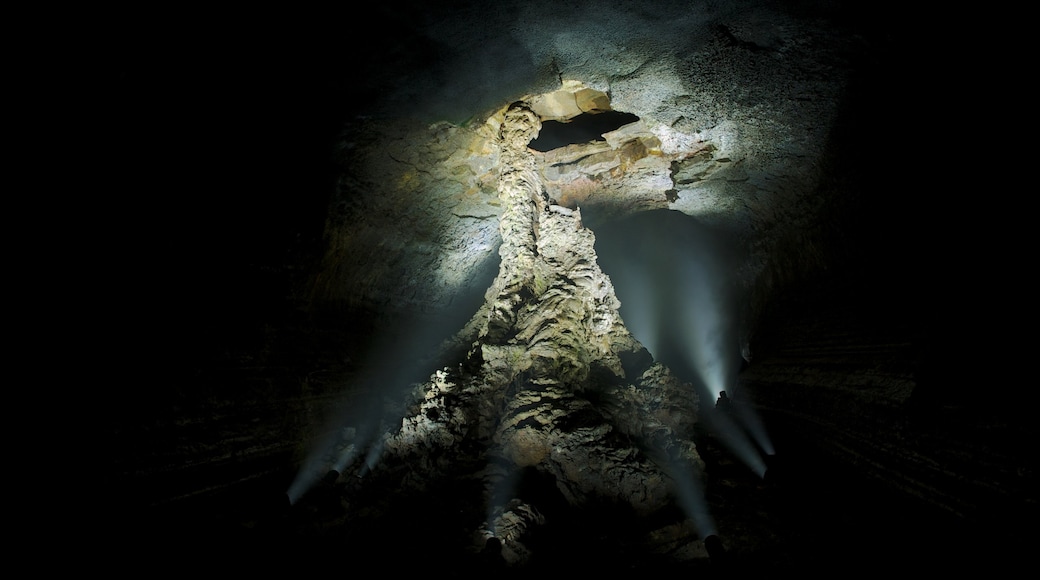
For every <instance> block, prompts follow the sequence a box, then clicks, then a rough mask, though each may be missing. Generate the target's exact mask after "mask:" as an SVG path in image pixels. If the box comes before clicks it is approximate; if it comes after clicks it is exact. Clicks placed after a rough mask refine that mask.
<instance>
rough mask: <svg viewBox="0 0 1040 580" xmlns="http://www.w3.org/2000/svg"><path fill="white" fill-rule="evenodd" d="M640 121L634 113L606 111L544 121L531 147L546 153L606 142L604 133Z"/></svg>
mask: <svg viewBox="0 0 1040 580" xmlns="http://www.w3.org/2000/svg"><path fill="white" fill-rule="evenodd" d="M638 120H639V117H637V116H636V115H633V114H632V113H623V112H621V111H604V112H602V113H583V114H581V115H578V116H577V117H574V118H572V119H569V120H567V121H544V122H543V123H542V130H541V131H540V132H539V133H538V137H536V138H534V139H533V140H531V144H530V147H531V149H534V150H535V151H541V152H543V153H544V152H546V151H552V150H553V149H559V148H560V147H566V146H567V145H576V144H580V143H588V142H590V141H604V139H603V134H604V133H610V132H611V131H616V130H617V129H620V128H621V127H624V126H625V125H628V124H629V123H635V122H636V121H638Z"/></svg>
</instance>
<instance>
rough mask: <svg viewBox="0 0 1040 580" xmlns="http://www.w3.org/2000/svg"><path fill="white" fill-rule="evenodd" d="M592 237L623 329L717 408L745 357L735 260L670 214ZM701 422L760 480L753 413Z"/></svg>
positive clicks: (761, 439)
mask: <svg viewBox="0 0 1040 580" xmlns="http://www.w3.org/2000/svg"><path fill="white" fill-rule="evenodd" d="M594 231H595V232H596V252H597V257H598V258H599V260H600V266H601V267H602V268H603V270H604V272H605V273H606V274H607V275H608V276H610V279H611V283H612V284H613V285H614V290H615V293H616V295H617V297H618V299H619V300H620V301H621V309H620V313H621V317H622V319H623V320H624V321H625V325H626V327H628V329H629V331H630V332H631V333H632V335H633V336H634V337H635V338H636V339H637V340H638V341H639V342H640V343H642V344H643V346H645V347H646V349H647V350H648V351H650V353H651V354H652V355H653V356H654V359H655V360H657V361H658V362H661V363H662V364H665V365H666V366H668V367H669V368H670V369H671V370H672V372H673V373H675V374H676V376H678V377H679V378H680V379H682V380H683V381H686V382H689V383H690V384H692V385H693V386H694V388H695V389H696V390H697V391H698V394H699V395H700V396H701V399H702V401H705V402H710V403H713V402H714V401H716V400H717V399H718V398H719V397H720V395H721V394H722V393H723V392H724V391H726V390H727V388H731V387H732V386H733V385H734V384H735V383H736V377H737V374H738V373H739V371H740V365H741V360H742V358H743V357H744V355H745V350H746V349H745V348H744V345H742V344H741V338H740V337H741V333H740V329H739V325H738V321H739V320H740V312H739V309H738V304H739V303H740V300H739V298H738V297H737V296H736V292H735V288H736V280H735V279H734V278H733V272H734V271H736V270H737V269H738V268H739V265H740V263H739V260H737V259H736V258H737V256H736V255H735V253H733V252H732V251H731V250H729V249H727V248H726V247H725V246H724V244H722V243H721V240H720V239H719V238H718V237H717V236H715V235H714V234H713V232H711V231H709V230H708V229H706V228H705V227H704V226H703V225H702V224H700V223H699V222H698V221H697V220H696V219H694V218H691V217H690V216H687V215H685V214H682V213H680V212H677V211H673V210H652V211H646V212H642V213H639V214H635V215H633V216H629V217H627V218H623V219H621V220H618V221H617V222H614V223H608V224H603V226H602V227H598V226H597V228H596V229H595V230H594ZM710 403H709V404H710ZM707 415H708V417H710V419H709V421H708V423H709V425H710V426H711V427H712V428H713V429H714V430H715V431H716V432H717V434H718V436H719V438H720V440H721V441H722V443H723V444H724V445H725V446H726V447H727V448H728V449H729V450H730V452H732V453H733V454H734V455H735V456H736V457H737V458H738V459H740V460H741V461H742V462H743V463H744V464H745V465H747V466H748V468H749V469H751V470H752V471H753V472H754V473H756V474H757V475H759V476H760V477H761V476H763V475H764V473H765V469H766V466H765V461H764V460H763V458H762V455H761V453H760V451H759V450H760V449H761V450H762V451H764V452H765V453H766V454H767V455H770V454H772V444H771V443H770V441H769V438H768V436H767V435H766V432H765V428H764V426H763V425H762V422H761V420H760V419H759V418H758V417H757V415H755V413H754V411H753V410H751V409H750V408H748V407H745V406H739V408H737V409H736V412H734V413H733V414H732V416H731V415H728V414H721V413H708V414H707ZM749 435H750V437H749ZM752 439H753V441H752Z"/></svg>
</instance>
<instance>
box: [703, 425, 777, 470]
mask: <svg viewBox="0 0 1040 580" xmlns="http://www.w3.org/2000/svg"><path fill="white" fill-rule="evenodd" d="M706 416H707V422H708V426H709V427H710V428H711V429H712V431H714V432H715V434H716V435H717V436H718V438H719V440H720V441H721V442H722V444H723V445H724V446H725V447H726V448H727V449H729V451H730V452H731V453H733V455H735V456H736V457H737V458H738V459H740V461H742V462H743V463H744V465H746V466H747V467H748V468H749V469H751V471H753V472H754V473H755V475H757V476H759V477H765V474H766V462H765V459H764V458H763V457H762V454H761V453H759V450H758V447H756V446H755V444H754V442H752V440H751V438H750V437H748V436H747V433H745V432H744V430H743V429H742V428H741V425H740V423H739V422H738V421H736V420H734V418H733V417H731V416H730V414H729V413H726V412H721V411H720V410H719V409H716V412H714V413H708V414H707V415H706Z"/></svg>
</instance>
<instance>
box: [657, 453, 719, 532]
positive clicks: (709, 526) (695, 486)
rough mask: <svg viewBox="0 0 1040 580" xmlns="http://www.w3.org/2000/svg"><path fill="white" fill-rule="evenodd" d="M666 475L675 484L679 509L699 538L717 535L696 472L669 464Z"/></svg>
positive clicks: (687, 467) (689, 468) (672, 463)
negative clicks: (690, 522)
mask: <svg viewBox="0 0 1040 580" xmlns="http://www.w3.org/2000/svg"><path fill="white" fill-rule="evenodd" d="M667 473H668V474H669V475H670V476H671V478H672V481H674V482H675V494H676V498H677V499H678V501H679V507H681V508H682V510H683V511H684V512H685V513H686V516H687V517H688V518H690V521H692V522H693V525H694V527H695V528H696V529H697V533H698V534H699V535H700V537H701V538H705V537H708V536H711V535H714V534H717V533H718V527H717V526H716V524H715V518H714V517H713V516H712V515H711V509H710V508H709V507H708V500H707V497H706V496H705V494H704V487H703V486H702V485H701V482H700V477H699V475H698V474H697V472H696V470H694V469H692V468H691V467H689V466H683V465H678V464H676V463H674V462H669V467H668V469H667Z"/></svg>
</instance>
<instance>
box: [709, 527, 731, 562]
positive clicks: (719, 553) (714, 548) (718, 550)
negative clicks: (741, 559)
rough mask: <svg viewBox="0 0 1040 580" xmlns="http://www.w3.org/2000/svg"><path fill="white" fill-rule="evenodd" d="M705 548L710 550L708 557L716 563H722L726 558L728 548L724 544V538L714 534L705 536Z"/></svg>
mask: <svg viewBox="0 0 1040 580" xmlns="http://www.w3.org/2000/svg"><path fill="white" fill-rule="evenodd" d="M704 548H705V549H707V550H708V557H709V558H711V561H712V562H714V563H722V562H723V561H724V560H725V559H726V548H724V547H723V546H722V540H721V539H719V537H718V536H716V535H714V534H712V535H710V536H708V537H706V538H704Z"/></svg>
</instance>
